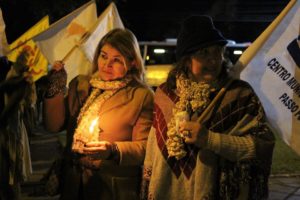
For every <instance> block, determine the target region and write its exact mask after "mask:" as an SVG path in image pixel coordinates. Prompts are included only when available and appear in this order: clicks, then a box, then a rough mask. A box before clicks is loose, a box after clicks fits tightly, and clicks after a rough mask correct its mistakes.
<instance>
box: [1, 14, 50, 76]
mask: <svg viewBox="0 0 300 200" xmlns="http://www.w3.org/2000/svg"><path fill="white" fill-rule="evenodd" d="M48 27H49V16H45V17H43V18H42V19H41V20H40V21H39V22H37V23H36V24H35V25H34V26H32V27H31V28H30V29H29V30H27V31H26V32H25V33H24V34H23V35H21V36H20V37H19V38H18V39H17V40H15V41H14V42H13V43H11V44H10V45H9V48H10V50H11V51H10V52H9V53H8V55H7V57H8V59H9V60H10V61H12V62H15V61H16V59H17V57H18V56H19V54H20V53H21V52H23V51H24V50H25V51H27V53H28V55H29V56H28V60H27V63H26V64H27V65H28V66H29V72H30V74H31V75H32V77H33V80H34V81H36V80H37V79H39V78H40V77H42V76H44V75H45V74H46V73H47V66H48V62H47V60H46V58H45V57H44V56H43V55H42V53H41V51H40V49H39V48H38V47H37V45H36V44H35V43H34V41H33V40H32V37H34V36H36V35H37V34H39V33H41V32H43V31H44V30H46V29H47V28H48Z"/></svg>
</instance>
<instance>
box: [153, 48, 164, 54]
mask: <svg viewBox="0 0 300 200" xmlns="http://www.w3.org/2000/svg"><path fill="white" fill-rule="evenodd" d="M153 51H154V53H156V54H163V53H166V50H165V49H154V50H153Z"/></svg>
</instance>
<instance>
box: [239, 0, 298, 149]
mask: <svg viewBox="0 0 300 200" xmlns="http://www.w3.org/2000/svg"><path fill="white" fill-rule="evenodd" d="M299 4H300V1H294V5H293V6H292V7H291V9H290V10H289V12H288V13H287V14H286V15H285V16H284V17H283V19H282V20H281V21H280V23H279V24H278V25H277V26H276V28H275V29H274V30H273V32H272V33H271V34H270V36H269V37H268V38H267V39H266V41H265V42H264V43H263V45H262V46H261V47H260V48H259V49H258V50H257V51H256V54H255V57H254V58H253V59H252V60H251V61H250V62H249V63H248V65H247V66H246V67H245V68H244V70H243V71H242V72H241V76H240V77H241V79H243V80H246V81H247V82H249V83H250V84H251V85H252V87H253V88H254V90H255V92H256V93H257V95H258V96H259V98H260V100H261V101H262V104H263V106H264V108H265V111H266V113H267V117H268V120H269V122H270V124H271V126H272V127H273V128H274V129H275V130H276V131H277V132H278V133H279V134H280V135H281V136H282V138H283V140H284V141H285V142H286V143H287V144H288V145H290V146H291V147H292V148H293V149H294V150H295V151H296V152H297V153H298V154H299V155H300V66H299V60H300V48H299V46H300V45H299V33H300V30H299V29H300V7H299Z"/></svg>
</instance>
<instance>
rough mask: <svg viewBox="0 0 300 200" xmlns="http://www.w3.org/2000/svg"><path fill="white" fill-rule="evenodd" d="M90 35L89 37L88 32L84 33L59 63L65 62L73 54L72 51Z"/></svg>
mask: <svg viewBox="0 0 300 200" xmlns="http://www.w3.org/2000/svg"><path fill="white" fill-rule="evenodd" d="M90 35H91V33H90V31H87V32H85V33H84V34H83V35H82V36H81V39H80V40H79V41H78V42H77V43H76V44H74V46H73V47H72V48H71V49H70V50H69V51H68V53H67V54H66V55H65V56H64V57H63V59H62V60H61V61H63V62H65V61H66V60H67V59H68V58H69V57H70V55H71V54H72V53H73V51H74V50H75V49H76V48H77V47H79V46H80V45H81V44H82V43H83V42H85V41H86V40H87V39H88V37H89V36H90Z"/></svg>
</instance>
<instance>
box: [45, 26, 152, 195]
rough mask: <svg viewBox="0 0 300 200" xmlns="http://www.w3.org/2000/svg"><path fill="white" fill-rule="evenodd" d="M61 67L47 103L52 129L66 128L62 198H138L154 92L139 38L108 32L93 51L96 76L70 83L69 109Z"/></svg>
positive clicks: (55, 73)
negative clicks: (150, 85) (144, 62)
mask: <svg viewBox="0 0 300 200" xmlns="http://www.w3.org/2000/svg"><path fill="white" fill-rule="evenodd" d="M63 65H64V64H63V63H62V62H56V63H55V64H54V66H53V68H54V70H53V71H52V72H51V73H50V77H51V76H52V79H51V81H50V82H51V83H52V84H50V86H49V88H48V93H47V95H46V99H45V101H44V105H45V107H44V113H45V125H46V127H47V128H48V130H52V131H59V130H61V129H62V128H63V127H64V124H67V130H68V132H67V134H68V135H67V137H68V139H67V146H66V153H65V155H66V157H67V159H65V161H64V163H65V170H63V173H65V175H64V179H63V181H62V186H63V187H62V190H61V196H60V197H61V199H89V200H91V199H127V200H128V199H138V195H139V194H138V193H139V183H140V179H141V176H140V175H141V165H142V164H143V160H144V155H145V148H146V141H147V137H148V132H149V130H150V127H151V124H152V111H153V92H152V90H151V89H149V87H148V86H147V85H146V84H145V82H144V78H143V77H144V66H143V62H142V59H141V54H140V50H139V46H138V42H137V39H136V38H135V36H134V34H133V33H132V32H131V31H129V30H127V29H114V30H112V31H110V32H108V33H107V34H106V35H105V36H104V37H103V38H102V40H101V41H100V42H99V44H98V47H97V49H96V51H95V57H94V61H93V66H94V70H93V71H94V72H95V73H94V74H93V75H92V76H91V77H87V76H79V77H77V78H75V79H74V80H72V81H71V82H70V84H69V90H68V96H67V98H66V104H64V101H65V99H64V84H61V83H62V82H61V80H62V79H63V80H64V81H65V80H66V75H65V72H64V69H63ZM66 116H68V117H66ZM70 166H71V168H70ZM68 169H69V170H68ZM70 169H72V170H70ZM78 172H79V173H78Z"/></svg>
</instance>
